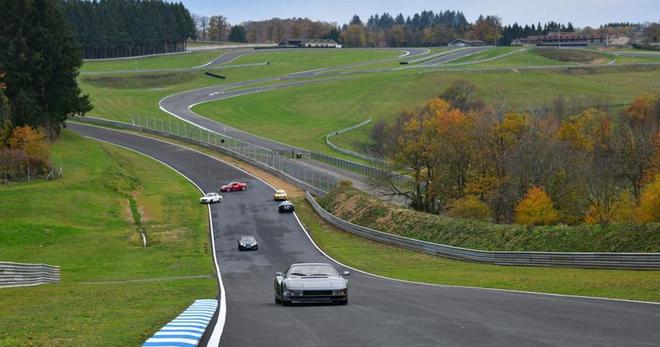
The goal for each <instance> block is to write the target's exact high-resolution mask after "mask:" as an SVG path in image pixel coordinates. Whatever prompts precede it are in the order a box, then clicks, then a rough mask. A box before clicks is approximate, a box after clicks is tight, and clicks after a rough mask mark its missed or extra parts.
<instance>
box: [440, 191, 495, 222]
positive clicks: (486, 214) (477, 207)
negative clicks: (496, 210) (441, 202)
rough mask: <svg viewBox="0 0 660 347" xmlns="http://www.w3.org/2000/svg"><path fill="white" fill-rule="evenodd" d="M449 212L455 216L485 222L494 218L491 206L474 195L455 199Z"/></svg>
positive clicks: (451, 215)
mask: <svg viewBox="0 0 660 347" xmlns="http://www.w3.org/2000/svg"><path fill="white" fill-rule="evenodd" d="M448 214H449V216H450V217H454V218H465V219H476V220H481V221H485V222H490V221H491V220H492V219H493V211H492V210H491V209H490V207H488V205H486V204H485V203H484V202H483V201H481V200H479V199H478V198H477V197H476V196H474V195H467V196H464V197H462V198H460V199H458V200H456V201H454V203H453V204H452V206H451V209H450V210H449V213H448Z"/></svg>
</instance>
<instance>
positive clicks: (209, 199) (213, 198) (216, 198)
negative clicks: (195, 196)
mask: <svg viewBox="0 0 660 347" xmlns="http://www.w3.org/2000/svg"><path fill="white" fill-rule="evenodd" d="M220 201H222V195H220V194H218V193H206V194H204V196H202V197H201V198H199V202H201V203H202V204H212V203H214V202H220Z"/></svg>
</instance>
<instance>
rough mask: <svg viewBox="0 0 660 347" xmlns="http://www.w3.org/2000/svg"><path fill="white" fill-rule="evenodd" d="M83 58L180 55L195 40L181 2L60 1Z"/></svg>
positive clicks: (147, 0)
mask: <svg viewBox="0 0 660 347" xmlns="http://www.w3.org/2000/svg"><path fill="white" fill-rule="evenodd" d="M59 3H60V6H61V7H62V9H63V10H64V13H65V15H66V18H67V19H68V21H69V23H70V24H71V26H72V27H73V28H74V32H75V38H76V42H77V44H78V45H80V46H82V48H83V56H84V58H90V59H93V58H115V57H126V56H138V55H146V54H156V53H169V52H180V51H184V50H185V49H186V41H187V40H188V39H194V38H196V29H195V22H194V21H193V19H192V17H191V15H190V12H188V10H187V9H186V8H185V7H184V6H183V4H181V3H168V2H165V1H161V0H100V1H86V0H60V1H59Z"/></svg>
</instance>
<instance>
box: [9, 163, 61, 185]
mask: <svg viewBox="0 0 660 347" xmlns="http://www.w3.org/2000/svg"><path fill="white" fill-rule="evenodd" d="M63 173H64V167H63V166H59V167H52V168H50V170H48V171H46V172H44V171H42V170H35V169H33V168H31V167H29V166H28V167H25V168H20V169H15V168H11V169H10V168H6V167H0V184H10V183H16V182H31V181H34V180H41V179H45V180H54V179H58V178H60V177H62V175H63Z"/></svg>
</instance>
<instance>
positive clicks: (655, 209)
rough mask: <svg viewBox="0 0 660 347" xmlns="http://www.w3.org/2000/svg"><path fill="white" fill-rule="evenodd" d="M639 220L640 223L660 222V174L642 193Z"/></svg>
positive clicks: (638, 212) (638, 211) (638, 213)
mask: <svg viewBox="0 0 660 347" xmlns="http://www.w3.org/2000/svg"><path fill="white" fill-rule="evenodd" d="M637 220H638V221H639V222H640V223H657V222H660V173H659V174H656V175H655V177H654V178H653V180H652V181H651V182H650V183H649V184H647V185H646V187H644V190H643V191H642V195H641V196H640V199H639V209H638V210H637Z"/></svg>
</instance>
